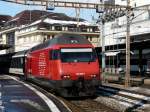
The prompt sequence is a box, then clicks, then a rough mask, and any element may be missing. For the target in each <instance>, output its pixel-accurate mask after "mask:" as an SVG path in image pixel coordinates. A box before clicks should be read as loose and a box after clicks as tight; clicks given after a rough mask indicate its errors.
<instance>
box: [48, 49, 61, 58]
mask: <svg viewBox="0 0 150 112" xmlns="http://www.w3.org/2000/svg"><path fill="white" fill-rule="evenodd" d="M59 58H60V51H59V50H52V51H51V52H50V59H51V60H57V59H59Z"/></svg>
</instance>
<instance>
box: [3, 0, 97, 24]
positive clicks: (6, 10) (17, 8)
mask: <svg viewBox="0 0 150 112" xmlns="http://www.w3.org/2000/svg"><path fill="white" fill-rule="evenodd" d="M60 1H61V0H60ZM74 1H79V0H74ZM82 1H84V2H87V1H88V2H94V1H95V2H97V1H99V0H94V1H93V0H82ZM23 10H46V8H45V7H40V6H28V5H20V4H15V3H9V2H4V1H0V15H11V16H14V15H16V14H17V13H19V12H21V11H23ZM52 12H58V13H66V14H67V15H68V16H72V17H75V15H76V14H75V9H73V8H58V7H55V10H53V11H52ZM80 17H81V18H83V19H86V20H88V21H90V22H91V21H92V20H93V19H92V18H95V19H96V18H97V17H98V14H96V11H95V10H92V9H89V10H86V9H80Z"/></svg>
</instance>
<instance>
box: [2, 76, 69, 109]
mask: <svg viewBox="0 0 150 112" xmlns="http://www.w3.org/2000/svg"><path fill="white" fill-rule="evenodd" d="M45 94H46V95H45ZM53 99H54V98H53ZM59 105H60V104H59ZM61 107H63V106H62V105H61ZM0 112H67V109H65V107H64V108H63V109H62V110H61V109H60V108H59V106H58V105H57V104H56V103H54V101H53V100H52V99H51V97H50V96H48V94H47V93H43V92H41V91H40V90H37V89H36V88H34V87H32V86H30V85H29V84H27V83H24V82H22V81H19V80H17V79H16V77H15V78H14V77H12V76H8V75H0Z"/></svg>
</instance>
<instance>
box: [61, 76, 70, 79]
mask: <svg viewBox="0 0 150 112" xmlns="http://www.w3.org/2000/svg"><path fill="white" fill-rule="evenodd" d="M62 79H70V75H62Z"/></svg>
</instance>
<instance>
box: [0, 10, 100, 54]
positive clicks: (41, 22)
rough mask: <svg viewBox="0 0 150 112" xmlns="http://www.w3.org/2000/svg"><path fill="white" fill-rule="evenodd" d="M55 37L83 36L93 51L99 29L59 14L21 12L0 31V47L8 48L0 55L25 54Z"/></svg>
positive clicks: (98, 43) (98, 42)
mask: <svg viewBox="0 0 150 112" xmlns="http://www.w3.org/2000/svg"><path fill="white" fill-rule="evenodd" d="M58 33H77V34H81V35H84V36H85V38H87V39H88V40H89V41H91V42H92V44H93V45H94V46H95V47H98V46H100V39H99V28H98V26H97V25H94V24H91V23H89V22H87V21H85V20H83V19H79V21H77V19H76V18H73V17H69V16H67V15H65V14H62V13H53V12H46V11H40V10H25V11H23V12H20V13H19V14H17V15H16V16H14V17H12V18H11V19H10V20H9V21H7V22H6V23H5V26H4V27H3V28H2V29H1V31H0V39H1V42H0V43H1V44H7V45H10V46H11V48H9V49H7V50H2V51H0V53H1V54H2V53H10V52H17V51H22V50H27V49H29V48H31V47H33V46H35V45H37V44H39V43H42V42H44V41H46V40H47V39H52V38H54V36H55V35H56V34H58Z"/></svg>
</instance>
